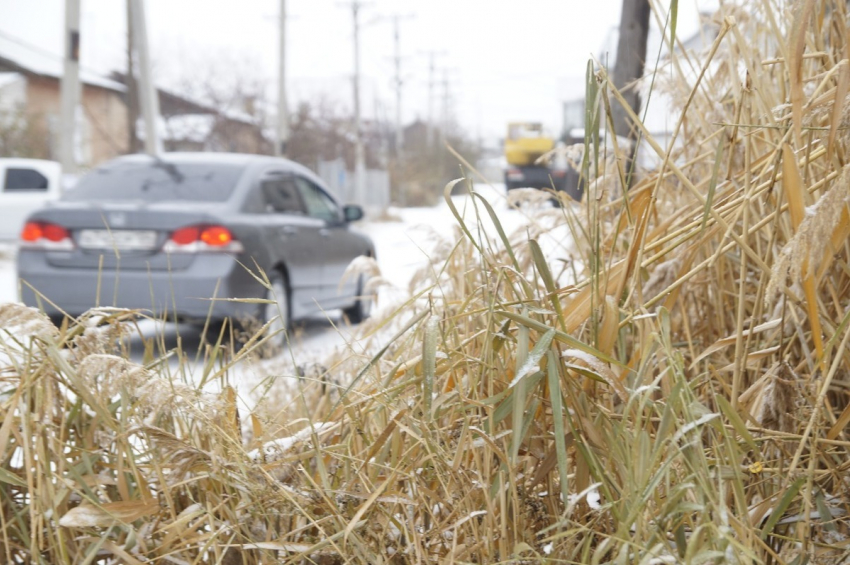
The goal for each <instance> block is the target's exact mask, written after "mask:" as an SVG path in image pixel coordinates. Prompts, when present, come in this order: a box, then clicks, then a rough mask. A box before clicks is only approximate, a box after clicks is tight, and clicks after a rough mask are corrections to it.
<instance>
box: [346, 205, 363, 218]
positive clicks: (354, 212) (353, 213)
mask: <svg viewBox="0 0 850 565" xmlns="http://www.w3.org/2000/svg"><path fill="white" fill-rule="evenodd" d="M342 213H343V216H344V217H345V221H346V222H356V221H357V220H360V219H362V218H363V208H361V207H360V206H358V205H356V204H347V205H346V206H344V207H343V209H342Z"/></svg>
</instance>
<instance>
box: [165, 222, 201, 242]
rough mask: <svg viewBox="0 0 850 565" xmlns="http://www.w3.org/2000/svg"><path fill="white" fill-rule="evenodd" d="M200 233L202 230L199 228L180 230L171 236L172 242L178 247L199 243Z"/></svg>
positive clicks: (192, 227)
mask: <svg viewBox="0 0 850 565" xmlns="http://www.w3.org/2000/svg"><path fill="white" fill-rule="evenodd" d="M199 233H201V229H200V228H199V227H198V226H189V227H188V228H180V229H179V230H176V231H175V232H174V233H172V234H171V241H173V242H174V243H176V244H177V245H189V244H190V243H195V242H196V241H198V234H199Z"/></svg>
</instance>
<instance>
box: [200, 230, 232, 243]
mask: <svg viewBox="0 0 850 565" xmlns="http://www.w3.org/2000/svg"><path fill="white" fill-rule="evenodd" d="M200 240H201V241H203V242H204V243H206V244H207V245H210V246H212V247H222V246H224V245H227V244H229V243H230V242H231V241H233V234H232V233H230V230H229V229H227V228H223V227H221V226H209V227H207V228H204V229H203V231H201V237H200Z"/></svg>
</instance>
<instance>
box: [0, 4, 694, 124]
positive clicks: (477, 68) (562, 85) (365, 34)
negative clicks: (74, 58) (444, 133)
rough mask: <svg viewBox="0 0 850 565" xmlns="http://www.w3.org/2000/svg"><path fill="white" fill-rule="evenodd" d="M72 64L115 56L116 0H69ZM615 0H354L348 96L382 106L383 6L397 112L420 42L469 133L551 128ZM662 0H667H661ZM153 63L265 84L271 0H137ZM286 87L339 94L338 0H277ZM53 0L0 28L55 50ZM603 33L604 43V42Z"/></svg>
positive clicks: (423, 113)
mask: <svg viewBox="0 0 850 565" xmlns="http://www.w3.org/2000/svg"><path fill="white" fill-rule="evenodd" d="M696 1H697V0H685V1H681V2H679V23H678V30H679V34H680V35H681V36H686V35H688V34H691V33H693V32H695V31H696V29H697V13H698V9H697V4H696ZM81 2H82V30H81V35H82V40H81V42H82V47H81V49H82V55H81V56H82V65H83V66H84V67H86V68H88V69H92V70H96V71H99V72H102V73H104V74H106V73H108V72H109V71H110V70H112V69H123V68H124V67H125V58H126V57H125V54H124V49H125V41H126V20H125V14H126V9H125V2H124V1H123V0H81ZM621 2H622V0H595V1H593V2H590V1H583V0H512V1H508V0H418V1H417V0H373V1H370V2H364V3H363V7H362V8H361V22H362V28H361V38H362V41H361V67H362V93H363V94H362V96H363V98H362V100H363V102H362V105H363V109H364V112H365V113H366V115H367V116H369V117H371V116H374V115H375V114H376V113H378V114H381V115H383V116H386V117H387V118H390V119H392V118H393V117H394V116H395V95H394V91H393V76H394V65H393V59H392V57H393V26H392V23H391V19H390V17H391V16H392V15H393V14H399V15H401V16H404V17H405V19H403V20H402V21H401V22H400V30H401V34H400V38H401V53H402V56H403V59H402V72H403V78H404V79H405V87H404V89H403V102H402V107H403V110H404V112H403V113H404V119H405V121H410V120H413V119H415V118H417V117H419V118H422V119H426V118H427V117H428V113H429V97H428V93H429V65H428V60H429V58H428V55H427V53H428V52H430V51H435V52H438V53H439V54H438V55H437V56H436V59H435V60H436V66H437V76H436V77H435V83H436V84H435V85H434V91H435V92H434V94H435V97H436V100H434V101H433V104H431V105H430V106H431V111H432V112H433V113H434V118H435V119H439V117H440V115H441V112H442V110H443V101H444V99H445V97H444V85H443V83H444V79H445V78H446V77H447V78H448V83H449V84H448V92H449V101H450V108H451V112H452V113H453V114H454V116H455V117H456V118H457V119H458V121H459V122H460V123H461V124H462V125H463V126H464V127H466V128H467V129H468V130H469V132H470V133H471V134H472V135H479V134H480V135H481V136H483V137H485V138H487V139H490V138H494V137H496V136H500V135H502V134H503V130H504V129H505V124H506V123H507V122H508V121H509V120H538V121H542V122H544V123H545V124H547V125H548V126H549V127H550V128H551V129H552V130H553V131H555V132H557V131H558V129H559V127H560V123H561V113H562V112H561V102H562V101H563V100H565V99H569V98H574V97H577V96H580V95H581V93H582V92H583V75H584V71H585V67H586V65H587V60H588V58H589V57H591V55H600V54H602V53H603V51H604V50H605V49H606V45H610V44H611V36H610V33H611V30H612V28H614V27H616V26H617V25H618V24H619V18H620V4H621ZM662 3H664V4H667V3H668V2H667V1H666V0H662ZM146 6H147V11H148V21H149V34H150V36H151V48H152V56H153V60H154V65H155V69H154V72H155V76H156V77H157V80H158V83H159V84H160V86H166V87H172V88H173V87H175V86H178V85H180V84H181V83H183V82H185V81H186V79H187V78H189V79H194V78H196V77H197V78H202V77H204V76H206V77H211V78H212V80H216V81H226V80H231V79H233V78H236V79H240V78H243V77H244V78H245V79H250V80H265V81H266V82H267V83H268V85H269V92H270V94H273V93H274V91H273V90H272V87H273V86H274V85H275V84H276V80H277V79H276V76H277V64H278V62H277V59H278V57H277V53H278V43H277V42H278V39H277V38H278V35H277V34H278V28H277V16H278V10H279V6H280V1H279V0H147V2H146ZM287 10H288V12H289V14H290V19H289V20H288V27H287V30H288V54H287V68H288V70H287V75H288V79H289V86H288V91H289V96H290V100H291V101H292V103H293V104H294V103H295V102H296V101H298V100H303V99H310V98H316V97H319V96H325V97H328V98H330V99H332V100H334V101H336V102H337V103H338V104H339V105H340V106H345V107H348V108H350V107H351V105H352V103H351V99H352V95H351V76H352V73H353V67H354V57H353V48H352V44H353V43H352V40H353V33H352V15H351V9H350V4H349V3H345V2H342V1H339V0H287ZM63 21H64V1H63V0H0V34H2V36H3V37H4V38H6V39H8V38H10V37H11V38H13V39H17V40H21V41H23V42H26V43H27V44H32V45H34V46H37V47H38V48H41V49H43V50H47V51H49V52H51V53H55V54H56V55H57V56H60V55H61V54H62V47H61V46H62V42H61V29H62V24H63ZM612 48H613V47H608V49H612Z"/></svg>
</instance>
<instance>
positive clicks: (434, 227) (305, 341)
mask: <svg viewBox="0 0 850 565" xmlns="http://www.w3.org/2000/svg"><path fill="white" fill-rule="evenodd" d="M475 190H476V192H478V193H479V194H480V195H481V196H482V197H483V198H484V199H486V200H487V201H488V202H489V203H490V205H491V206H492V207H493V209H494V210H495V212H496V214H497V216H498V218H499V222H500V223H501V225H502V227H503V229H504V231H505V233H506V234H507V236H508V237H509V238H511V240H512V242H513V243H512V244H513V245H515V246H517V247H519V246H522V245H525V244H526V243H527V240H528V236H529V235H532V236H537V237H538V239H539V241H540V244H541V247H543V249H544V250H545V251H546V253H547V255H548V256H549V258H550V260H557V259H559V258H568V256H569V253H570V249H571V245H570V239H571V238H570V236H569V234H568V232H567V230H566V228H565V227H563V226H560V224H562V223H563V222H562V220H560V219H559V216H560V215H561V212H560V211H557V210H555V209H551V208H550V209H546V208H544V209H537V208H534V207H532V208H529V209H525V210H523V209H520V210H517V209H512V208H510V207H509V206H508V204H507V200H506V195H505V192H504V188H503V187H502V186H501V185H496V186H495V187H491V186H488V185H476V186H475ZM452 202H453V204H454V206H455V207H456V209H457V210H458V213H460V214H461V215H462V217H463V218H464V221H465V222H466V223H467V226H468V227H469V228H470V229H471V230H472V231H473V232H475V233H476V234H477V233H478V229H479V228H478V226H479V225H480V226H481V229H482V230H483V232H484V233H485V234H486V237H488V238H490V239H495V238H496V237H497V236H496V230H495V229H494V228H493V224H492V222H491V221H490V219H489V217H488V214H487V212H486V211H485V209H484V208H483V207H482V206H481V205H480V203H476V202H474V199H473V198H471V197H470V196H469V195H459V196H453V197H452ZM475 204H478V206H476V205H475ZM387 217H388V218H389V219H388V220H387V221H373V222H364V223H362V224H361V225H359V226H358V228H357V229H359V230H361V231H363V232H365V233H367V234H368V235H369V236H371V237H372V239H373V240H374V242H375V246H376V252H377V262H378V267H379V268H380V271H381V277H382V279H383V281H382V282H383V285H382V286H381V287H380V288H379V289H378V301H377V305H376V312H375V314H376V316H377V317H379V318H380V317H382V316H383V315H385V314H389V313H391V312H392V311H394V310H395V309H396V308H398V307H399V306H400V305H402V304H404V302H405V301H406V300H408V299H409V298H410V296H411V292H412V289H411V288H410V286H411V281H413V280H414V279H415V278H416V274H417V272H419V271H420V270H421V269H423V268H424V267H427V266H428V265H429V264H430V261H431V257H432V256H435V254H436V255H439V254H440V253H441V251H440V248H442V249H443V250H445V249H446V247H448V248H449V249H450V248H451V247H452V246H453V245H454V244H455V243H456V241H457V239H458V238H459V237H460V230H459V227H458V222H457V219H456V218H455V216H454V214H453V213H452V211H451V209H450V208H449V206H448V205H447V203H446V202H443V201H441V202H440V204H438V205H437V206H434V207H428V208H393V209H390V210H389V211H388V214H387ZM479 220H480V224H479ZM541 224H542V225H541ZM535 225H537V227H535ZM553 225H556V226H560V227H558V228H557V229H555V230H552V231H550V230H549V228H551V227H552V226H553ZM499 245H500V244H499ZM16 285H17V281H16V273H15V267H14V248H13V247H12V246H8V245H7V246H4V247H0V303H3V302H15V301H16V300H17V289H16ZM140 327H141V330H142V334H143V336H141V337H138V338H134V341H133V344H132V345H131V347H132V348H133V349H134V351H136V353H135V354H134V355H133V358H134V360H136V361H138V362H141V359H142V357H141V354H140V353H139V351H142V350H143V349H144V340H150V339H151V338H158V339H159V338H162V340H161V343H163V344H165V349H166V350H171V349H175V348H177V347H178V346H180V348H181V349H183V350H184V352H185V357H184V359H183V360H179V359H178V358H177V357H173V358H172V359H171V360H170V362H169V365H170V368H171V369H172V370H178V369H179V370H180V371H182V373H183V377H184V378H185V379H186V380H188V381H191V382H195V383H197V382H199V381H200V380H201V378H202V374H203V371H204V363H203V359H202V357H203V356H202V355H198V356H197V358H198V359H199V360H196V353H197V352H198V351H202V350H203V347H204V346H203V345H202V343H201V337H200V334H199V333H198V330H197V329H196V328H192V327H191V326H183V325H179V326H178V325H174V324H159V323H154V322H152V321H144V322H142V323H141V324H140ZM363 333H364V332H362V331H360V328H357V327H351V326H348V325H347V323H346V322H345V321H344V320H343V319H342V317H341V315H340V313H339V311H331V312H328V313H327V315H325V316H321V315H320V316H316V317H314V318H312V319H310V320H308V321H306V322H305V323H304V324H300V325H299V326H298V327H296V329H295V330H294V331H293V332H292V334H291V336H290V339H291V347H290V348H288V349H287V350H285V351H284V352H282V353H281V354H279V355H277V356H276V357H274V358H272V359H266V360H258V359H256V358H251V357H249V358H248V359H246V360H245V361H242V362H240V363H238V364H236V365H234V366H232V367H230V368H228V370H227V371H226V374H225V375H224V378H223V379H217V380H215V381H214V382H209V383H207V384H206V385H205V387H204V390H205V391H207V392H213V393H214V392H217V391H218V390H220V387H221V383H222V382H227V383H229V384H230V385H232V386H234V387H235V388H236V389H237V392H238V394H239V397H240V400H241V402H240V404H241V408H242V409H243V410H246V411H251V410H252V409H253V407H254V406H255V405H256V404H257V402H259V401H260V400H261V399H262V398H263V397H264V396H265V395H266V394H267V393H268V390H269V389H270V388H271V387H274V388H275V389H277V392H278V393H283V395H284V396H288V395H287V394H286V392H285V391H286V389H287V388H289V389H290V390H293V391H294V390H295V387H293V386H291V385H292V384H294V383H297V382H298V376H297V375H298V373H299V372H301V373H304V372H305V370H306V371H308V372H309V371H310V370H311V369H310V368H311V367H313V368H318V370H319V372H321V371H322V370H325V369H327V370H328V372H332V371H331V370H332V368H333V367H334V366H335V364H337V365H339V364H343V363H345V364H352V363H353V364H359V365H364V364H365V362H366V361H367V360H368V358H369V356H370V355H371V354H372V353H374V351H375V350H376V349H377V348H379V347H380V346H381V345H383V344H379V343H377V342H376V340H379V339H386V338H387V336H385V335H384V334H385V333H386V332H382V333H380V334H378V333H376V334H375V335H373V336H367V337H366V338H364V337H363V336H362V334H363ZM143 338H144V339H143ZM137 357H138V358H137ZM305 368H306V369H305ZM312 370H313V371H314V372H315V370H316V369H312Z"/></svg>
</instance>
